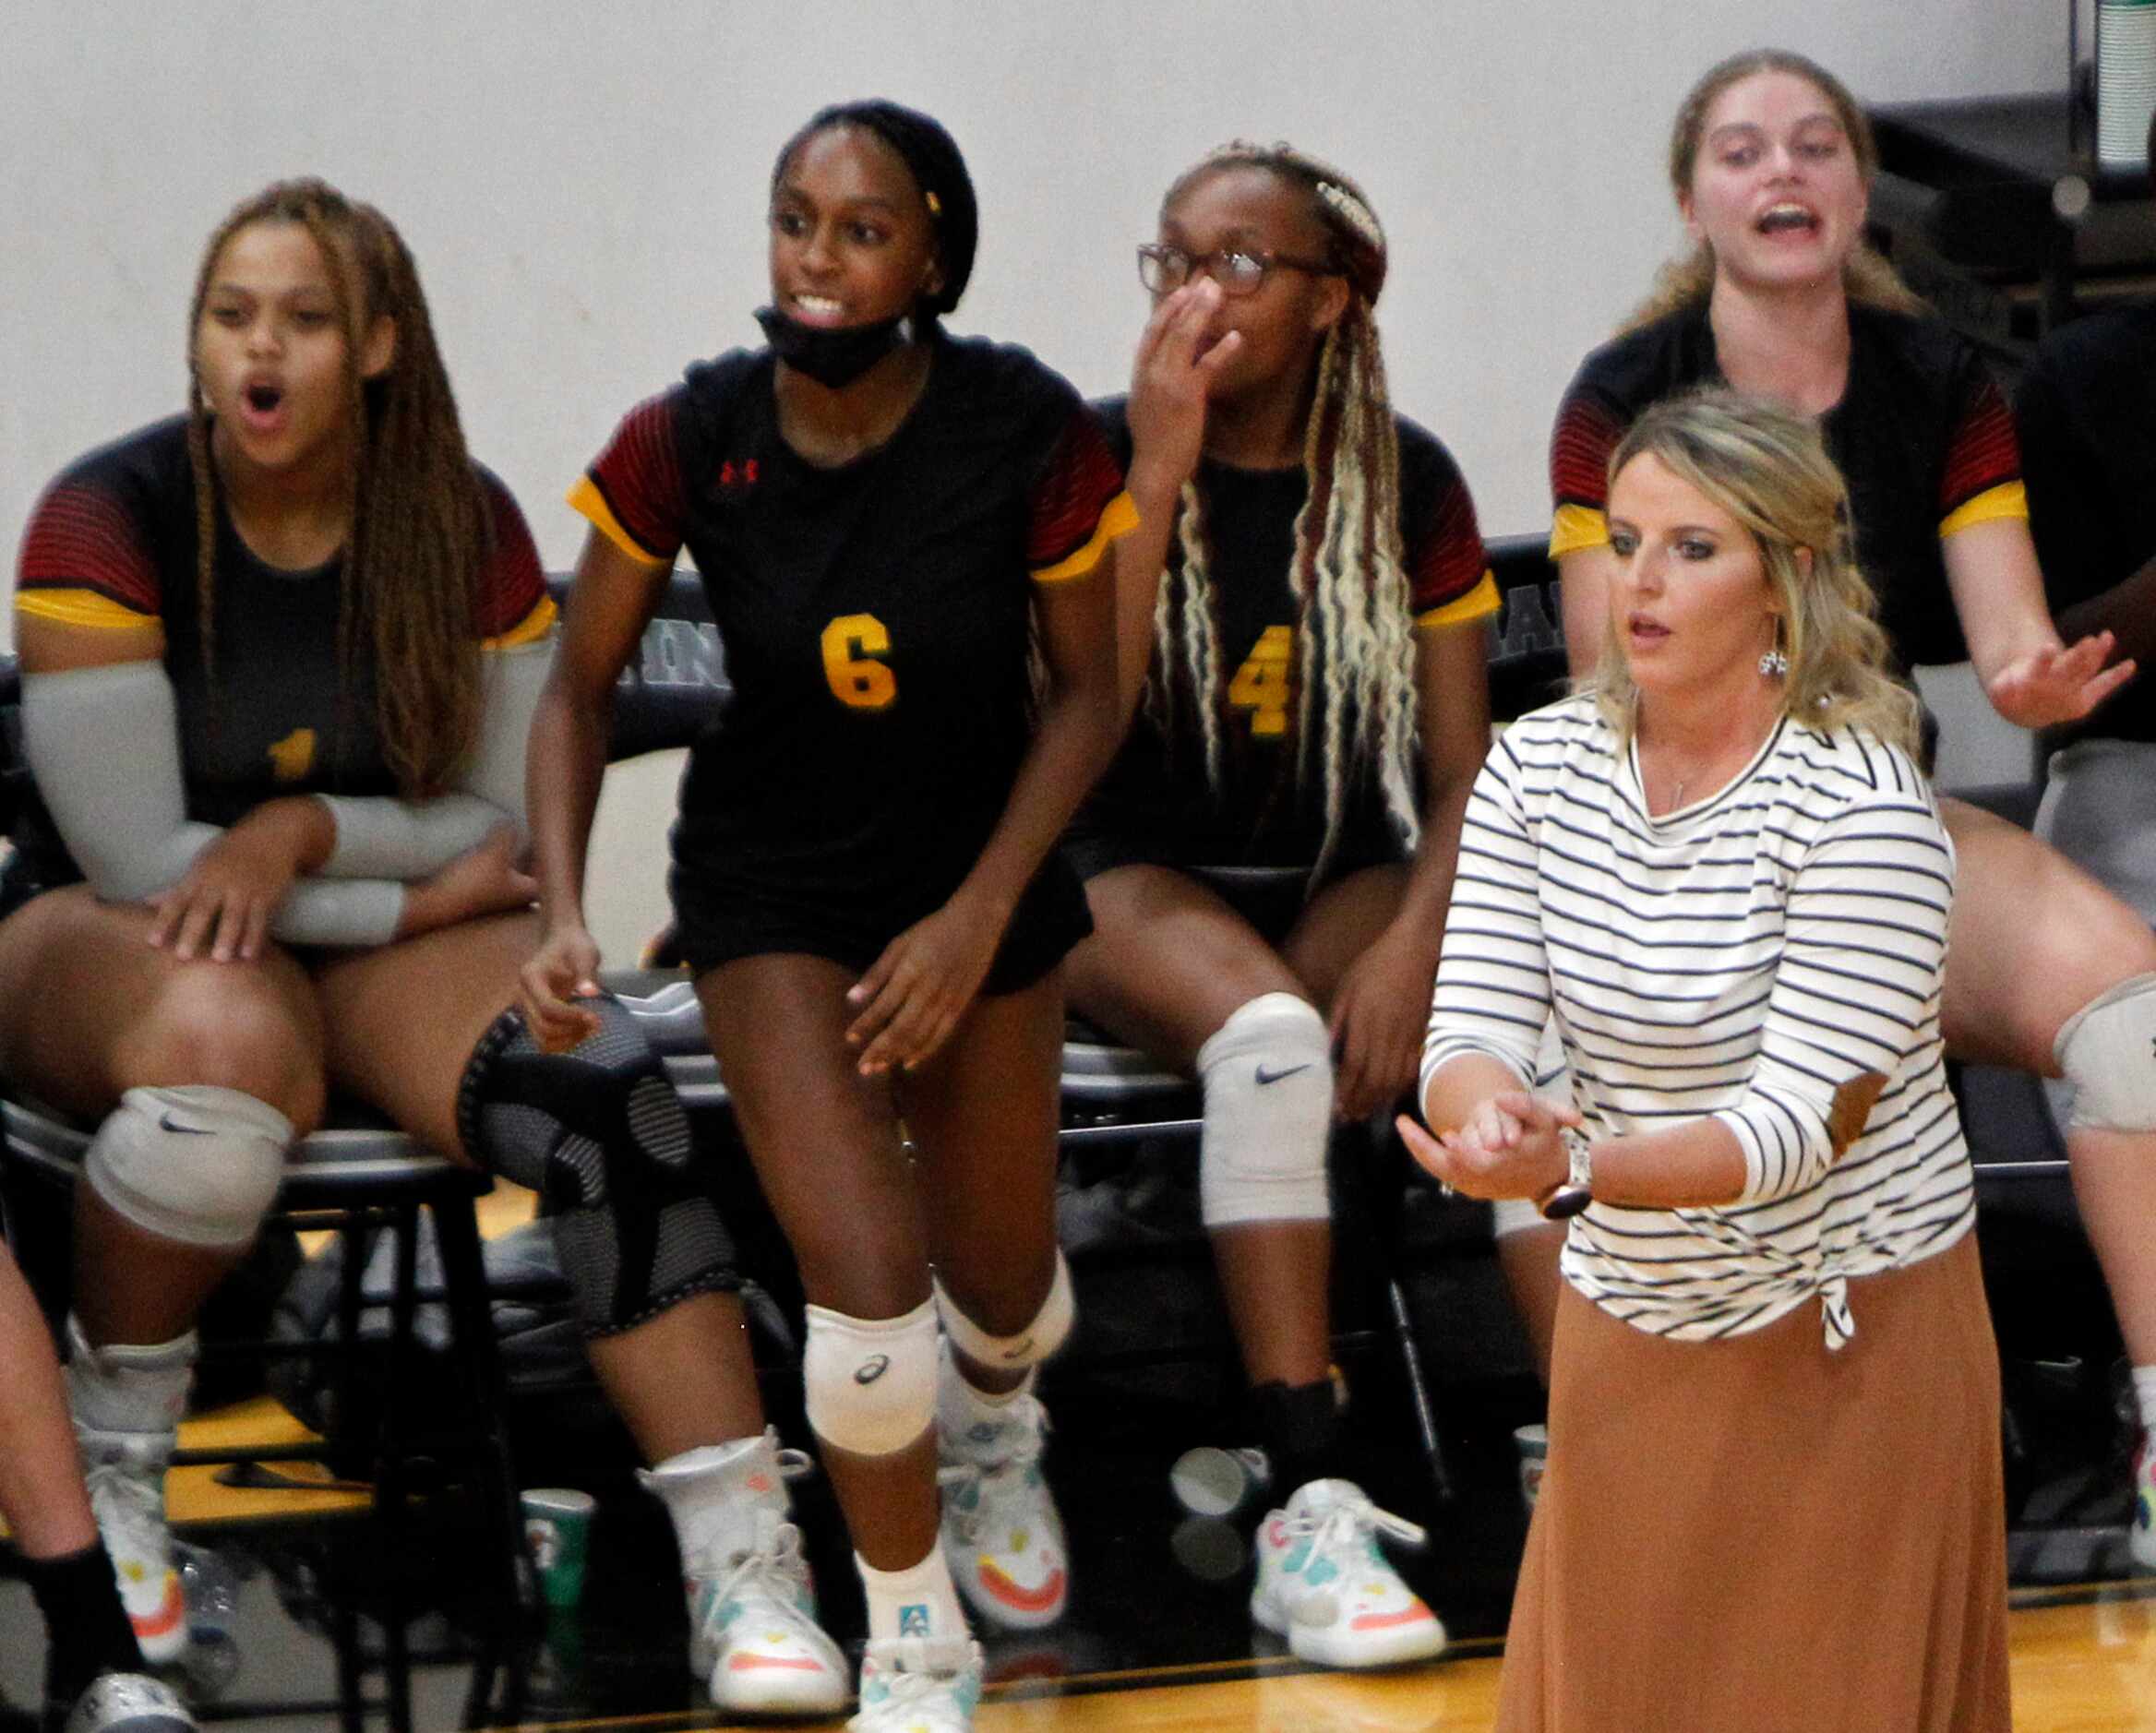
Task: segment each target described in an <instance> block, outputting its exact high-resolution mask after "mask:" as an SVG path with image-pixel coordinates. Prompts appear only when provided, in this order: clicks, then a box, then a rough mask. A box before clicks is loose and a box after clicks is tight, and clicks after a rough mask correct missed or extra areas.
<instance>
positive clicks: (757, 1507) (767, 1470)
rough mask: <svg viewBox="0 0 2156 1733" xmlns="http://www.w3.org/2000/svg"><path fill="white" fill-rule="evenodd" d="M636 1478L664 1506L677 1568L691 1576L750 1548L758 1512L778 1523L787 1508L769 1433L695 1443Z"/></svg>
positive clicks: (773, 1440)
mask: <svg viewBox="0 0 2156 1733" xmlns="http://www.w3.org/2000/svg"><path fill="white" fill-rule="evenodd" d="M637 1478H638V1479H639V1480H641V1482H642V1483H643V1485H644V1488H645V1489H646V1490H647V1491H650V1492H652V1493H653V1494H655V1495H656V1496H657V1498H658V1499H659V1501H660V1502H661V1503H663V1504H664V1505H665V1507H666V1514H667V1515H668V1516H669V1517H671V1518H672V1519H673V1522H674V1538H675V1540H676V1541H677V1543H678V1544H679V1546H680V1548H681V1564H682V1569H683V1570H684V1571H686V1572H689V1574H691V1575H697V1574H701V1573H702V1572H705V1571H708V1570H713V1569H716V1568H717V1567H718V1566H719V1565H720V1564H722V1563H724V1562H725V1560H729V1559H732V1558H734V1557H735V1556H736V1555H737V1554H739V1553H742V1552H746V1551H748V1550H749V1549H750V1548H753V1547H754V1546H755V1545H756V1519H757V1513H758V1512H761V1511H773V1512H777V1514H778V1516H779V1518H780V1519H781V1520H782V1521H784V1520H785V1518H786V1517H787V1516H788V1515H789V1514H790V1513H791V1510H792V1506H791V1504H790V1502H789V1500H787V1498H786V1484H785V1479H784V1478H783V1477H782V1476H781V1475H780V1473H779V1461H778V1435H777V1434H776V1433H775V1432H768V1431H767V1432H764V1433H761V1434H760V1435H759V1436H757V1437H755V1438H742V1439H733V1440H729V1441H727V1442H726V1443H724V1444H700V1445H698V1446H697V1447H696V1448H695V1449H693V1450H686V1451H682V1452H679V1453H678V1454H677V1455H674V1456H669V1457H667V1458H666V1460H665V1462H663V1463H661V1464H658V1466H657V1467H655V1468H651V1469H647V1470H646V1471H644V1472H643V1473H641V1474H640V1475H639V1476H637Z"/></svg>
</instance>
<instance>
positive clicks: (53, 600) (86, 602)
mask: <svg viewBox="0 0 2156 1733" xmlns="http://www.w3.org/2000/svg"><path fill="white" fill-rule="evenodd" d="M15 611H16V612H17V613H18V614H27V615H29V616H30V617H31V618H32V619H38V620H51V621H53V622H54V624H55V625H59V626H90V627H98V628H100V629H102V630H105V631H122V632H138V631H140V630H141V629H142V628H143V627H146V626H157V627H162V625H163V624H164V622H163V621H162V620H161V619H160V618H159V617H158V616H156V615H154V614H144V613H143V612H141V610H139V609H138V608H131V607H128V606H127V605H126V604H125V603H121V602H114V600H113V599H112V597H110V596H107V595H101V594H99V593H98V592H96V591H95V590H44V589H39V590H18V591H17V592H15Z"/></svg>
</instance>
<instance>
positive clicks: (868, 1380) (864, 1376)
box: [854, 1354, 891, 1384]
mask: <svg viewBox="0 0 2156 1733" xmlns="http://www.w3.org/2000/svg"><path fill="white" fill-rule="evenodd" d="M890 1369H891V1356H889V1355H888V1354H878V1355H872V1356H871V1357H868V1359H866V1360H863V1361H862V1362H861V1363H860V1365H858V1366H856V1367H855V1368H854V1382H855V1383H856V1384H873V1383H874V1382H875V1381H876V1380H878V1379H880V1378H881V1377H882V1376H883V1374H884V1373H886V1372H888V1371H889V1370H890Z"/></svg>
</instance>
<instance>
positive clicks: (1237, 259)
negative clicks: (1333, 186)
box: [1138, 245, 1339, 295]
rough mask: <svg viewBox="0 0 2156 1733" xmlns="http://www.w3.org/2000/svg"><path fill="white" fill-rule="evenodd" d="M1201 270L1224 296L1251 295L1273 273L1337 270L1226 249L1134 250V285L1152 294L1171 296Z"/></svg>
mask: <svg viewBox="0 0 2156 1733" xmlns="http://www.w3.org/2000/svg"><path fill="white" fill-rule="evenodd" d="M1201 268H1203V269H1204V270H1205V271H1206V272H1207V274H1209V275H1210V276H1211V277H1212V279H1213V281H1215V282H1216V283H1218V284H1219V285H1220V293H1222V294H1224V295H1250V294H1255V293H1257V292H1258V291H1259V290H1260V289H1262V288H1264V286H1265V279H1266V277H1267V276H1268V275H1270V274H1271V273H1272V272H1274V271H1276V270H1283V269H1285V270H1307V271H1312V272H1315V273H1316V274H1317V275H1319V276H1321V277H1329V276H1332V275H1334V274H1335V273H1336V271H1337V270H1338V269H1339V267H1338V266H1337V265H1336V264H1334V263H1333V261H1332V260H1331V259H1329V258H1294V257H1290V256H1289V255H1288V254H1286V253H1244V252H1240V251H1237V250H1235V249H1234V248H1230V247H1222V248H1220V249H1219V250H1218V251H1216V252H1212V253H1191V252H1186V251H1184V249H1183V248H1181V247H1180V246H1164V245H1149V246H1142V247H1140V248H1139V249H1138V281H1140V282H1142V283H1144V285H1145V287H1146V290H1147V291H1148V292H1149V293H1153V294H1156V295H1164V294H1171V293H1174V292H1175V291H1176V290H1178V289H1180V288H1181V287H1182V286H1183V285H1184V284H1185V283H1187V282H1188V281H1190V280H1191V279H1192V277H1193V276H1195V275H1196V274H1197V272H1198V270H1199V269H1201Z"/></svg>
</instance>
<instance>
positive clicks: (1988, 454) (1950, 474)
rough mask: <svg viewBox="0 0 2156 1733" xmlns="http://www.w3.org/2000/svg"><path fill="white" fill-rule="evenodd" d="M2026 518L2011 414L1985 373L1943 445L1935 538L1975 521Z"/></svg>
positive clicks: (2025, 498)
mask: <svg viewBox="0 0 2156 1733" xmlns="http://www.w3.org/2000/svg"><path fill="white" fill-rule="evenodd" d="M2028 516H2029V495H2028V490H2027V489H2026V488H2024V487H2023V486H2022V484H2021V445H2020V441H2019V440H2018V439H2017V438H2016V437H2015V435H2014V417H2013V413H2012V412H2011V411H2009V410H2008V409H2007V407H2006V399H2005V397H2004V396H2002V395H2001V394H2000V391H1999V388H1998V387H1997V386H1996V385H1994V384H1993V383H1992V381H1991V379H1990V377H1989V376H1985V377H1984V378H1983V379H1982V381H1981V382H1980V383H1979V384H1978V387H1977V388H1976V390H1975V391H1974V392H1973V393H1972V394H1971V396H1970V401H1969V406H1968V408H1967V409H1966V410H1965V411H1964V412H1963V414H1962V417H1961V423H1960V424H1959V425H1958V427H1956V428H1955V430H1954V439H1953V443H1952V444H1951V445H1950V446H1949V447H1948V448H1947V451H1946V474H1945V476H1944V477H1943V478H1942V480H1941V482H1940V485H1939V539H1940V540H1941V541H1945V540H1946V538H1947V537H1948V536H1950V535H1957V534H1958V533H1960V532H1962V531H1963V530H1966V529H1969V528H1970V527H1971V526H1973V525H1975V524H1979V523H1994V522H1997V521H1998V520H2001V519H2012V518H2027V517H2028Z"/></svg>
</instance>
